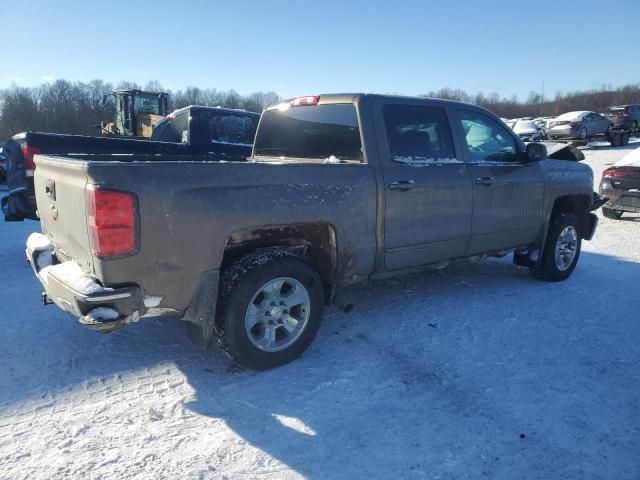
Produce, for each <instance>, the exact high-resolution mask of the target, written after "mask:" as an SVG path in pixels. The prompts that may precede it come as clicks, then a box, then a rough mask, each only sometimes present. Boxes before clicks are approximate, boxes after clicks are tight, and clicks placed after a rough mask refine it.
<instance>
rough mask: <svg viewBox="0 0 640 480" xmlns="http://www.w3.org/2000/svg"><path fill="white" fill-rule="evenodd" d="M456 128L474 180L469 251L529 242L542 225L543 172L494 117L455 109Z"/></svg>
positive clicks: (474, 251) (472, 252)
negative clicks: (523, 156)
mask: <svg viewBox="0 0 640 480" xmlns="http://www.w3.org/2000/svg"><path fill="white" fill-rule="evenodd" d="M456 113H457V116H458V121H457V122H456V128H457V130H458V131H460V136H461V137H462V138H463V140H464V142H463V143H464V145H463V150H464V152H463V155H464V156H465V158H466V161H467V163H468V165H469V173H470V174H471V179H472V182H473V220H472V226H471V244H470V247H469V252H468V253H469V254H470V255H473V254H475V253H484V252H488V251H493V250H500V249H506V248H511V247H516V246H520V245H526V244H528V243H531V242H533V241H534V240H535V238H536V236H537V234H538V231H539V229H540V226H541V224H542V210H543V200H544V174H543V172H542V168H541V166H540V162H534V163H524V161H523V159H522V155H521V154H520V153H521V152H520V150H521V147H520V145H521V144H520V142H518V141H517V140H516V139H515V137H514V135H513V134H512V133H510V132H509V131H507V129H506V128H505V127H503V126H502V124H500V123H499V122H498V121H497V120H495V119H494V118H492V117H491V116H490V115H487V114H485V113H482V112H480V111H477V110H465V109H462V108H460V109H457V110H456Z"/></svg>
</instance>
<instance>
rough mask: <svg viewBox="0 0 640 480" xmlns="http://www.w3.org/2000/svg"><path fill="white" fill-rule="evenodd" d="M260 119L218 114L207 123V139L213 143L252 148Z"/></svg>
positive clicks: (243, 115)
mask: <svg viewBox="0 0 640 480" xmlns="http://www.w3.org/2000/svg"><path fill="white" fill-rule="evenodd" d="M257 126H258V119H257V117H256V116H253V115H246V114H242V113H231V112H216V114H215V115H212V116H210V117H209V119H208V121H207V129H208V134H207V138H209V139H211V142H212V143H222V144H227V145H239V146H245V147H250V146H251V145H253V139H254V137H255V136H256V128H257Z"/></svg>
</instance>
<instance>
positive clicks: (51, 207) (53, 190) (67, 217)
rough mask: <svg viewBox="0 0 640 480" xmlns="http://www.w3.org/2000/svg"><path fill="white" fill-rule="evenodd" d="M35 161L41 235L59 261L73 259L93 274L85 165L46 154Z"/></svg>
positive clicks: (84, 163)
mask: <svg viewBox="0 0 640 480" xmlns="http://www.w3.org/2000/svg"><path fill="white" fill-rule="evenodd" d="M35 162H36V166H37V168H36V171H35V177H34V182H35V194H36V202H37V204H38V214H39V215H40V221H41V223H42V233H44V234H45V235H47V237H49V239H50V240H51V242H52V243H53V245H54V246H55V251H56V255H57V256H58V258H59V259H60V261H63V260H74V261H76V262H77V263H78V264H79V265H80V266H81V267H82V268H83V269H84V270H85V271H87V272H91V271H92V256H91V249H90V247H89V236H88V233H87V214H86V207H85V205H86V201H85V186H86V184H87V175H86V162H84V161H81V160H74V159H68V158H63V157H53V156H47V155H36V157H35Z"/></svg>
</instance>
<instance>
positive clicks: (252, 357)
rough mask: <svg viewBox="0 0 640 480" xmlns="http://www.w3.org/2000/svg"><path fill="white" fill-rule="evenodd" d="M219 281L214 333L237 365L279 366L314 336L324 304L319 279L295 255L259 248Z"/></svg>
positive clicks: (298, 353) (303, 348)
mask: <svg viewBox="0 0 640 480" xmlns="http://www.w3.org/2000/svg"><path fill="white" fill-rule="evenodd" d="M222 282H223V283H222V308H221V312H220V316H219V318H218V334H219V336H220V340H221V344H222V347H223V348H224V349H225V350H226V351H227V352H228V353H229V354H230V355H231V356H232V357H233V358H234V360H235V361H237V362H238V363H239V364H241V365H243V366H245V367H247V368H251V369H254V370H267V369H270V368H275V367H279V366H281V365H284V364H285V363H289V362H291V361H292V360H294V359H296V358H297V357H298V356H300V355H301V354H302V353H303V352H304V351H305V350H306V349H307V347H308V346H309V345H310V344H311V342H312V341H313V339H314V338H315V336H316V333H317V332H318V329H319V328H320V322H321V320H322V312H323V307H324V302H323V287H322V281H321V279H320V276H319V275H318V273H317V272H315V271H314V270H313V269H312V268H311V267H310V266H309V265H308V264H307V263H306V262H305V261H304V260H302V259H301V258H300V257H298V256H295V255H293V254H290V253H288V252H286V251H283V250H277V249H265V250H259V251H256V252H254V253H252V254H249V255H247V256H246V257H243V258H242V259H241V260H240V261H238V262H236V263H234V264H233V265H232V266H231V267H230V268H229V269H227V271H226V272H225V275H224V277H223V281H222Z"/></svg>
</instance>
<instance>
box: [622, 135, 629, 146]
mask: <svg viewBox="0 0 640 480" xmlns="http://www.w3.org/2000/svg"><path fill="white" fill-rule="evenodd" d="M629 137H630V135H629V132H625V133H623V134H622V139H621V140H622V141H621V143H622V146H625V145H629Z"/></svg>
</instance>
